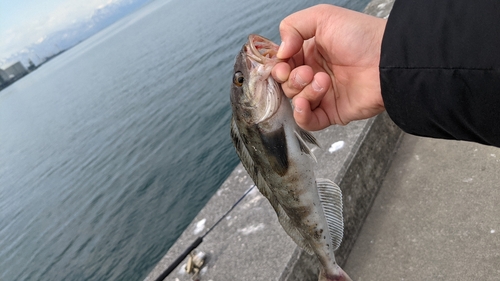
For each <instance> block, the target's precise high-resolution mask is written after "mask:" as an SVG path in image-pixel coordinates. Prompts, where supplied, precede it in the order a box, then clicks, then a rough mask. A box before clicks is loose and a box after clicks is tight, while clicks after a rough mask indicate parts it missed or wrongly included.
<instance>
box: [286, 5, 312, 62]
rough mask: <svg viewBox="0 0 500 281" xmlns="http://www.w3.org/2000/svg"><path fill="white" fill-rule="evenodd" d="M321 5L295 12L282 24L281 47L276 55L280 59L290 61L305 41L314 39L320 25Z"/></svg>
mask: <svg viewBox="0 0 500 281" xmlns="http://www.w3.org/2000/svg"><path fill="white" fill-rule="evenodd" d="M318 9H321V7H320V5H318V6H314V7H311V8H307V9H305V10H302V11H298V12H295V13H293V14H291V15H289V16H287V17H286V18H284V19H283V20H282V21H281V23H280V27H279V29H280V35H281V41H282V43H281V45H280V48H279V50H278V53H277V54H276V57H278V58H279V59H289V58H291V57H292V56H293V55H295V54H296V53H298V52H299V51H300V49H301V48H302V44H303V43H304V40H307V39H309V38H313V37H314V35H315V34H316V27H317V25H318V23H317V18H318V15H317V13H318V12H319V10H318Z"/></svg>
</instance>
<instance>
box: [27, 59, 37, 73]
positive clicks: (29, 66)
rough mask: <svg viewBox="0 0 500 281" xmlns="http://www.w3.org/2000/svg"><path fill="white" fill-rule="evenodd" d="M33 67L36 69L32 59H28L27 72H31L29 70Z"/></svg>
mask: <svg viewBox="0 0 500 281" xmlns="http://www.w3.org/2000/svg"><path fill="white" fill-rule="evenodd" d="M35 69H36V66H35V64H34V63H33V61H32V60H31V59H30V60H29V61H28V71H29V72H31V71H33V70H35Z"/></svg>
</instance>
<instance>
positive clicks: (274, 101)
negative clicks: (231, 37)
mask: <svg viewBox="0 0 500 281" xmlns="http://www.w3.org/2000/svg"><path fill="white" fill-rule="evenodd" d="M277 50H278V45H276V44H274V43H273V42H271V41H270V40H268V39H266V38H264V37H262V36H259V35H250V36H249V37H248V42H247V43H246V44H245V45H243V48H242V49H241V51H240V53H239V54H238V55H237V56H236V62H235V65H234V75H233V84H232V86H231V106H232V111H233V116H232V119H231V137H232V139H233V144H234V146H235V148H236V151H237V153H238V156H239V157H240V159H241V162H242V163H243V166H245V169H246V170H247V172H248V174H249V175H250V176H251V177H252V179H253V181H254V183H255V184H256V185H257V187H258V188H259V191H260V192H261V193H262V194H263V195H264V196H265V197H266V198H267V199H268V200H269V202H270V203H271V205H272V207H273V208H274V210H275V211H276V214H277V215H278V220H279V222H280V224H281V226H282V227H283V229H284V230H285V231H286V233H287V234H288V235H289V236H290V237H291V238H292V239H293V240H294V241H295V243H297V245H299V246H300V247H301V248H302V249H304V250H305V251H306V252H307V253H309V254H314V255H316V257H317V258H318V261H319V263H320V272H319V280H320V281H334V280H335V281H351V278H349V276H348V275H347V274H346V273H345V272H344V271H343V270H342V269H341V268H340V267H339V266H338V265H337V263H336V262H335V255H334V251H335V250H336V249H337V248H338V247H339V246H340V242H341V241H342V237H343V231H344V223H343V215H342V194H341V191H340V188H339V187H338V186H337V185H336V184H335V183H333V182H332V181H330V180H327V179H316V178H315V176H314V171H313V161H315V158H314V154H313V153H312V152H311V150H310V149H309V147H308V145H307V143H309V144H313V145H318V143H317V141H316V139H315V138H314V136H313V135H312V134H310V133H309V132H307V131H304V130H302V129H301V128H300V127H299V126H298V125H297V123H295V120H294V118H293V111H292V106H291V104H290V100H289V99H288V98H287V97H286V96H285V95H284V93H283V90H282V89H281V86H280V85H279V84H278V83H277V82H276V81H274V80H273V78H272V76H271V75H270V73H271V69H272V68H273V66H274V65H275V64H276V63H277V62H278V61H279V60H278V59H277V58H276V53H277Z"/></svg>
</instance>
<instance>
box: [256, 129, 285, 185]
mask: <svg viewBox="0 0 500 281" xmlns="http://www.w3.org/2000/svg"><path fill="white" fill-rule="evenodd" d="M260 138H261V140H262V144H263V145H264V150H265V153H266V155H267V158H268V161H269V163H270V164H271V168H272V169H273V171H274V172H276V173H277V174H278V175H280V176H284V175H285V174H286V172H287V171H288V148H287V143H286V135H285V128H284V127H281V128H279V129H278V130H276V131H272V132H262V131H260Z"/></svg>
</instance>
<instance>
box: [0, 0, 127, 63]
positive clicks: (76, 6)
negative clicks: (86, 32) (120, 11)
mask: <svg viewBox="0 0 500 281" xmlns="http://www.w3.org/2000/svg"><path fill="white" fill-rule="evenodd" d="M122 1H124V0H72V1H67V2H65V3H64V4H62V5H60V6H58V7H57V8H56V9H54V10H52V11H50V12H48V13H47V14H39V15H37V17H35V18H30V19H28V20H26V21H25V22H23V23H22V24H20V25H17V26H12V27H10V28H9V29H5V30H2V31H3V32H2V31H0V32H1V33H0V38H2V40H0V54H1V55H0V62H1V61H3V60H5V59H6V58H8V57H10V56H11V55H12V54H14V53H17V52H20V51H22V50H23V49H25V48H26V47H28V46H29V45H31V44H34V43H41V42H43V41H44V40H45V39H46V38H47V35H49V34H52V33H54V32H57V31H60V30H63V29H64V28H66V27H68V26H70V25H75V24H78V23H80V22H84V21H86V20H89V19H90V18H91V17H92V15H93V13H94V12H95V11H96V10H97V9H99V8H103V7H105V6H107V5H110V4H113V3H118V2H122Z"/></svg>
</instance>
